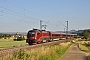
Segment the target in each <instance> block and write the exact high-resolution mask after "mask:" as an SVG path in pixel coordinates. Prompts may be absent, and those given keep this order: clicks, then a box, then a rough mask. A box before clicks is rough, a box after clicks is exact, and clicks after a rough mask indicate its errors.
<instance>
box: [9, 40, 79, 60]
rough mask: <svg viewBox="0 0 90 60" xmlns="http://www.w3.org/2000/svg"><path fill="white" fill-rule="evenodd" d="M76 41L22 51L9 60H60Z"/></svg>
mask: <svg viewBox="0 0 90 60" xmlns="http://www.w3.org/2000/svg"><path fill="white" fill-rule="evenodd" d="M76 41H77V40H76ZM76 41H72V42H67V43H61V44H56V45H53V46H42V47H40V48H35V49H31V50H30V51H28V50H26V51H24V50H20V51H18V52H16V53H15V54H14V55H13V56H11V55H10V57H9V58H8V60H58V59H59V58H60V57H61V56H62V55H63V54H64V53H65V52H66V51H67V49H68V48H69V47H70V45H71V44H73V43H75V42H76Z"/></svg>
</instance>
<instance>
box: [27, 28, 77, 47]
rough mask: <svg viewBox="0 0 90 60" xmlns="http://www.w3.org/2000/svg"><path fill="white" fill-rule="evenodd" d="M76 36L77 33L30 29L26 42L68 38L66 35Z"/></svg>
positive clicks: (32, 42)
mask: <svg viewBox="0 0 90 60" xmlns="http://www.w3.org/2000/svg"><path fill="white" fill-rule="evenodd" d="M74 36H76V35H75V34H62V33H57V32H50V31H45V30H39V29H32V30H29V31H28V33H27V40H26V43H28V44H30V45H31V44H37V43H42V42H51V41H54V40H60V39H66V37H68V38H74Z"/></svg>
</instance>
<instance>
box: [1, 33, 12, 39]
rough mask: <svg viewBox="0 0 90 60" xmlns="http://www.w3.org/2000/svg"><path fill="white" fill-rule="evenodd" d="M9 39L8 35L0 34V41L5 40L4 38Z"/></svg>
mask: <svg viewBox="0 0 90 60" xmlns="http://www.w3.org/2000/svg"><path fill="white" fill-rule="evenodd" d="M10 37H11V35H10V34H0V39H1V38H4V39H6V38H10Z"/></svg>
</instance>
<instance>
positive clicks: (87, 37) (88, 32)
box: [83, 29, 90, 40]
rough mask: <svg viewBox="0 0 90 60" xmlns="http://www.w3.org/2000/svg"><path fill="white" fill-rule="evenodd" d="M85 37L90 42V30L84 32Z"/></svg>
mask: <svg viewBox="0 0 90 60" xmlns="http://www.w3.org/2000/svg"><path fill="white" fill-rule="evenodd" d="M83 36H84V38H85V39H87V40H90V29H87V30H84V32H83Z"/></svg>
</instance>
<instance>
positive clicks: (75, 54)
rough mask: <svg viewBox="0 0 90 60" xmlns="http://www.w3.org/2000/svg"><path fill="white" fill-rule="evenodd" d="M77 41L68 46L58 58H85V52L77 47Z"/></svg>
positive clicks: (71, 59)
mask: <svg viewBox="0 0 90 60" xmlns="http://www.w3.org/2000/svg"><path fill="white" fill-rule="evenodd" d="M78 43H79V42H78ZM78 43H76V44H73V45H72V46H70V48H69V49H68V51H67V52H66V53H65V54H64V55H63V56H62V57H61V58H60V59H59V60H87V57H86V55H85V53H84V52H82V51H81V50H80V49H79V48H78Z"/></svg>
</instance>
